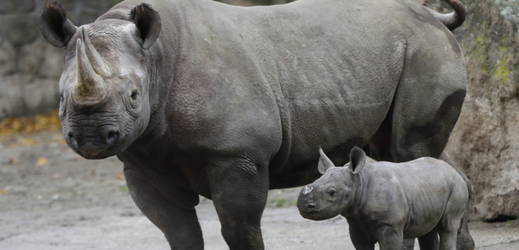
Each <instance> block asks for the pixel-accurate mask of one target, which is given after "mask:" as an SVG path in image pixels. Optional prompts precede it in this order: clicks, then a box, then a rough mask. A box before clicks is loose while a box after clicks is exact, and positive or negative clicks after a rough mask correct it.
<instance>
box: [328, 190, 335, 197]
mask: <svg viewBox="0 0 519 250" xmlns="http://www.w3.org/2000/svg"><path fill="white" fill-rule="evenodd" d="M328 195H329V196H330V197H334V196H335V189H330V191H328Z"/></svg>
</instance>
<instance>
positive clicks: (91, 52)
mask: <svg viewBox="0 0 519 250" xmlns="http://www.w3.org/2000/svg"><path fill="white" fill-rule="evenodd" d="M81 29H82V30H81V33H82V39H81V38H78V39H77V40H76V60H77V61H76V74H77V78H76V84H75V85H74V90H73V93H72V98H73V101H74V102H75V103H77V104H81V105H87V106H92V105H94V104H96V103H99V102H100V101H102V100H103V99H104V98H105V97H106V94H107V89H106V83H105V82H104V79H103V77H108V76H110V74H111V73H110V68H109V67H108V65H107V64H106V63H105V62H104V61H103V59H102V58H101V56H100V55H99V53H98V52H97V51H96V50H95V48H94V46H93V45H92V43H91V42H90V39H89V38H88V35H87V34H86V32H85V29H84V28H81ZM82 40H83V41H82Z"/></svg>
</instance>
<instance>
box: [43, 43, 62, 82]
mask: <svg viewBox="0 0 519 250" xmlns="http://www.w3.org/2000/svg"><path fill="white" fill-rule="evenodd" d="M63 67H64V63H63V50H62V49H60V48H56V47H53V46H45V51H44V52H43V63H42V64H41V65H40V70H39V71H38V76H39V77H42V78H51V79H56V84H58V81H59V77H60V76H61V72H63Z"/></svg>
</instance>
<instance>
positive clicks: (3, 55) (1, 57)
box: [0, 38, 16, 76]
mask: <svg viewBox="0 0 519 250" xmlns="http://www.w3.org/2000/svg"><path fill="white" fill-rule="evenodd" d="M0 40H1V38H0ZM15 62H16V54H15V52H14V48H13V46H12V45H11V44H10V43H8V42H6V41H2V42H0V76H3V75H7V74H10V73H13V72H14V71H15V70H16V63H15Z"/></svg>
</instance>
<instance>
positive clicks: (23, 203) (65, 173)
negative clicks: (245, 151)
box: [0, 132, 519, 250]
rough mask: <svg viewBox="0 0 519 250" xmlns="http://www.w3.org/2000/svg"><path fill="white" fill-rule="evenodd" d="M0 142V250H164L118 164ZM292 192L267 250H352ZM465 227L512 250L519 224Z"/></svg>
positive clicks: (280, 206)
mask: <svg viewBox="0 0 519 250" xmlns="http://www.w3.org/2000/svg"><path fill="white" fill-rule="evenodd" d="M0 139H1V140H0V249H8V250H22V249H23V250H27V249H40V250H47V249H48V250H51V249H52V250H54V249H60V250H65V249H70V250H72V249H168V245H167V242H166V240H165V238H164V237H163V235H162V233H161V232H160V231H159V230H158V229H157V228H156V227H155V226H154V225H153V224H151V222H149V221H148V220H147V219H146V217H144V216H143V215H142V213H141V212H140V211H139V210H138V209H137V207H136V206H135V205H134V204H133V201H132V199H131V197H130V196H129V194H128V188H127V187H126V183H125V180H124V177H123V175H122V164H121V162H119V160H118V159H117V158H115V157H112V158H109V159H105V160H93V161H92V160H90V161H89V160H85V159H83V158H81V157H80V156H78V155H76V154H75V153H74V152H73V151H72V150H71V149H69V148H68V146H67V145H65V144H64V142H63V140H62V139H61V135H60V134H59V132H55V133H49V132H45V133H38V134H34V135H31V136H30V137H20V136H17V137H3V138H0ZM298 192H299V189H289V190H274V191H271V192H270V194H269V203H268V205H267V208H266V210H265V213H264V216H263V220H262V229H263V235H264V240H265V245H266V249H301V250H311V249H330V250H333V249H353V245H352V244H351V242H350V239H349V235H348V230H347V228H348V226H347V223H346V220H345V219H344V218H341V217H336V218H333V219H330V220H326V221H320V222H315V221H309V220H305V219H303V218H302V217H301V216H300V215H299V213H298V211H297V208H296V207H295V205H294V204H295V201H296V198H297V194H298ZM197 212H198V216H199V220H200V224H201V225H202V230H203V233H204V242H205V246H206V249H227V247H226V245H225V242H224V240H223V238H222V236H221V235H220V224H219V222H218V218H217V215H216V213H215V211H214V207H213V204H212V202H211V201H210V200H207V199H202V201H201V203H200V205H199V206H198V207H197ZM469 225H470V229H471V234H472V236H473V237H474V240H475V241H476V247H477V249H519V221H508V222H501V223H482V222H477V221H472V222H470V224H469Z"/></svg>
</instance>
